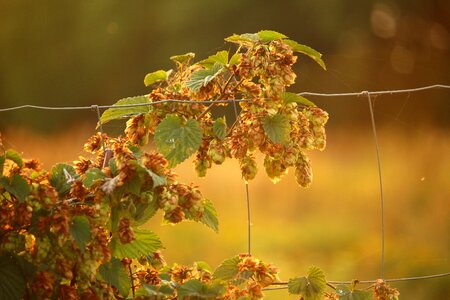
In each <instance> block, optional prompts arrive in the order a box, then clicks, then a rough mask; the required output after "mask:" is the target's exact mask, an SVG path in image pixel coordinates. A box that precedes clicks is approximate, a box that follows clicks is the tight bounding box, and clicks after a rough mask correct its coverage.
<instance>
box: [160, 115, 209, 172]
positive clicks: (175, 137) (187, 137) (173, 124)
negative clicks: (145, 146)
mask: <svg viewBox="0 0 450 300" xmlns="http://www.w3.org/2000/svg"><path fill="white" fill-rule="evenodd" d="M181 121H182V120H181V119H180V117H178V116H176V115H168V116H167V117H166V118H165V119H164V120H162V121H161V123H159V125H158V127H156V130H155V143H156V148H157V149H158V151H159V152H160V153H161V154H163V155H164V156H165V158H166V159H167V160H168V161H169V166H170V167H174V166H176V165H177V164H179V163H181V162H183V161H184V160H186V159H187V158H188V157H189V156H191V155H192V154H194V153H195V152H196V151H197V149H198V148H199V147H200V144H201V142H202V129H201V128H200V124H199V122H198V121H196V120H194V119H189V120H187V121H186V124H182V122H181Z"/></svg>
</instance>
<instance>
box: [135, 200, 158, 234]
mask: <svg viewBox="0 0 450 300" xmlns="http://www.w3.org/2000/svg"><path fill="white" fill-rule="evenodd" d="M141 198H142V199H145V201H144V202H142V203H138V204H136V213H135V214H134V216H133V218H134V221H135V223H136V225H138V226H139V225H142V224H144V223H146V222H147V221H148V220H150V219H151V218H152V217H153V216H154V215H155V213H156V211H157V210H158V208H159V206H158V201H156V199H154V198H153V196H152V194H150V193H143V194H142V195H141Z"/></svg>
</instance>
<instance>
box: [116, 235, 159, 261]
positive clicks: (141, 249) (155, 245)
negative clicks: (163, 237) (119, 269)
mask: <svg viewBox="0 0 450 300" xmlns="http://www.w3.org/2000/svg"><path fill="white" fill-rule="evenodd" d="M134 234H135V237H136V239H135V240H133V241H132V242H130V243H127V244H122V243H121V242H120V239H119V238H118V237H114V238H113V239H112V240H111V243H110V248H111V252H112V255H113V256H114V257H117V258H119V259H122V258H124V257H128V258H139V257H140V256H143V255H148V254H149V253H152V252H155V251H157V250H158V249H161V247H162V244H161V241H160V239H159V237H158V236H157V235H156V234H154V233H153V232H151V231H147V230H142V229H134Z"/></svg>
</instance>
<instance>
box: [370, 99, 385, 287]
mask: <svg viewBox="0 0 450 300" xmlns="http://www.w3.org/2000/svg"><path fill="white" fill-rule="evenodd" d="M366 94H367V101H368V103H369V112H370V120H371V122H372V131H373V139H374V142H375V149H376V153H377V166H378V182H379V187H380V207H381V278H382V279H383V278H384V193H383V176H382V173H381V158H380V145H379V143H378V134H377V127H376V125H375V116H374V113H373V105H372V99H371V97H370V94H369V93H368V92H366Z"/></svg>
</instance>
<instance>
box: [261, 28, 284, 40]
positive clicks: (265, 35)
mask: <svg viewBox="0 0 450 300" xmlns="http://www.w3.org/2000/svg"><path fill="white" fill-rule="evenodd" d="M258 37H259V40H260V41H261V42H263V43H268V42H271V41H274V40H281V39H285V38H287V36H285V35H284V34H282V33H279V32H276V31H273V30H261V31H260V32H258Z"/></svg>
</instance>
